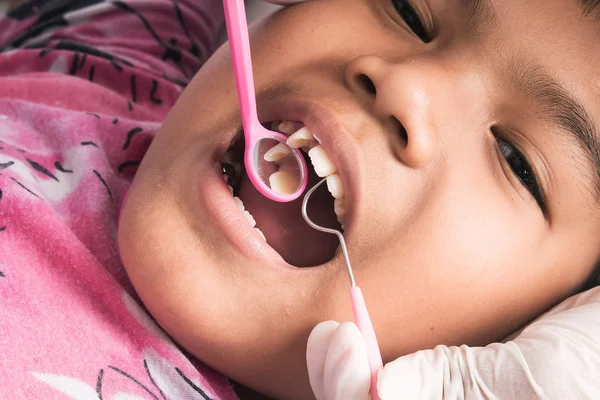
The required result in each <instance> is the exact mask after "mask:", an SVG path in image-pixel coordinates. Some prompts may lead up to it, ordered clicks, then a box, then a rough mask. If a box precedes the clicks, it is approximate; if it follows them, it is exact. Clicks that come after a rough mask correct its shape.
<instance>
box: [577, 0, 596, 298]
mask: <svg viewBox="0 0 600 400" xmlns="http://www.w3.org/2000/svg"><path fill="white" fill-rule="evenodd" d="M595 1H598V2H599V3H600V0H595ZM596 286H600V262H598V263H597V264H596V267H595V268H594V271H592V274H591V275H590V276H589V278H588V280H587V281H586V282H585V283H584V284H583V286H582V287H581V291H582V292H585V291H586V290H588V289H591V288H595V287H596Z"/></svg>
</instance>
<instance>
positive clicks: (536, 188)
mask: <svg viewBox="0 0 600 400" xmlns="http://www.w3.org/2000/svg"><path fill="white" fill-rule="evenodd" d="M496 141H497V142H498V147H499V148H500V152H501V153H502V156H503V157H504V158H505V159H506V162H507V163H508V165H509V167H510V169H511V170H512V172H513V173H514V174H515V176H516V177H517V178H518V179H519V181H520V182H521V184H522V185H523V186H524V187H525V188H526V189H527V190H528V191H529V193H531V195H532V196H533V198H534V199H535V201H536V202H537V203H538V205H539V207H540V208H541V209H542V211H544V212H545V205H544V196H543V195H542V191H541V190H540V185H539V184H538V180H537V178H536V176H535V173H534V172H533V168H531V165H530V164H529V162H528V161H527V159H526V158H525V156H524V155H523V154H522V153H521V152H520V151H519V150H517V148H516V147H515V146H514V145H512V144H511V143H509V142H507V141H505V140H503V139H501V138H499V137H496Z"/></svg>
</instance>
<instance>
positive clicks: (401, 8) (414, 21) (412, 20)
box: [391, 0, 431, 43]
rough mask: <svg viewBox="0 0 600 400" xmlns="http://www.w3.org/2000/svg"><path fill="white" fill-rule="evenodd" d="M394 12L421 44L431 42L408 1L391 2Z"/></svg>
mask: <svg viewBox="0 0 600 400" xmlns="http://www.w3.org/2000/svg"><path fill="white" fill-rule="evenodd" d="M391 1H392V4H393V5H394V8H395V9H396V12H397V13H398V15H400V17H401V18H402V19H403V20H404V22H405V23H406V25H408V28H409V29H410V30H411V31H413V33H414V34H415V35H417V36H418V37H419V39H421V40H422V41H423V42H425V43H429V42H431V38H430V37H429V35H428V34H427V31H426V30H425V28H424V27H423V22H422V21H421V18H420V17H419V15H418V14H417V12H416V11H415V9H414V7H413V6H412V4H411V3H410V1H408V0H391Z"/></svg>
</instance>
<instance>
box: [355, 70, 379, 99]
mask: <svg viewBox="0 0 600 400" xmlns="http://www.w3.org/2000/svg"><path fill="white" fill-rule="evenodd" d="M357 80H358V83H359V84H360V86H361V87H363V88H365V89H367V92H369V93H370V94H377V88H376V87H375V84H374V83H373V81H372V80H371V78H369V77H368V76H367V75H365V74H360V75H359V76H358V78H357Z"/></svg>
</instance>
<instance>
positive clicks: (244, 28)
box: [223, 0, 259, 145]
mask: <svg viewBox="0 0 600 400" xmlns="http://www.w3.org/2000/svg"><path fill="white" fill-rule="evenodd" d="M223 9H224V11H225V21H226V22H227V23H226V24H225V25H226V26H227V36H228V39H229V48H230V50H231V59H232V63H233V73H234V75H235V87H236V89H237V93H238V97H239V100H240V109H241V110H240V111H241V114H242V125H243V126H244V133H245V134H246V135H248V137H249V138H251V139H252V141H254V140H258V137H257V135H256V133H255V132H254V129H252V127H253V124H258V123H259V122H258V116H257V114H256V94H255V92H254V76H253V75H252V58H251V55H250V54H251V53H250V38H249V35H248V22H247V21H246V9H245V8H244V1H243V0H223ZM248 137H247V139H248ZM247 145H248V144H247Z"/></svg>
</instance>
